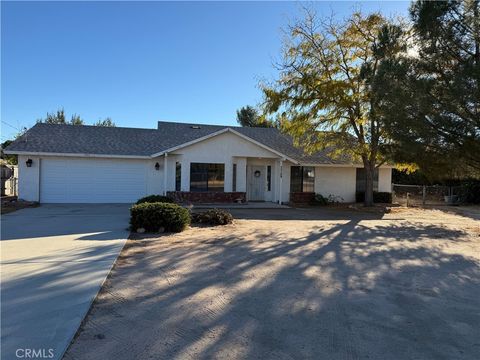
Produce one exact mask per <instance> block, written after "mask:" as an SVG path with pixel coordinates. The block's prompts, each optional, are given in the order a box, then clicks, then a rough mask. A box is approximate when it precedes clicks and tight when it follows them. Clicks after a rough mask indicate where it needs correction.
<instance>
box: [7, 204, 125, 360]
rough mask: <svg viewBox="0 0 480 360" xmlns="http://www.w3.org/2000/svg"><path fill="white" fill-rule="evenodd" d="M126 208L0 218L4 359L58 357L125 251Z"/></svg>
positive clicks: (75, 208)
mask: <svg viewBox="0 0 480 360" xmlns="http://www.w3.org/2000/svg"><path fill="white" fill-rule="evenodd" d="M128 208H129V205H126V204H110V205H43V206H40V207H38V208H29V209H23V210H19V211H17V212H14V213H11V214H7V215H3V216H2V224H1V225H2V229H1V235H2V237H1V243H0V244H1V280H2V294H1V300H2V301H1V315H2V324H1V328H2V329H1V330H2V334H1V341H2V350H1V355H2V356H1V358H2V359H15V358H17V357H24V358H28V357H29V356H28V355H29V354H30V357H33V358H42V357H43V358H54V359H57V358H61V357H62V355H63V353H64V351H65V349H66V348H67V347H68V345H69V343H70V341H71V340H72V338H73V336H74V335H75V332H76V331H77V329H78V327H79V325H80V323H81V321H82V319H83V318H84V316H85V314H86V313H87V311H88V309H89V308H90V305H91V303H92V301H93V300H94V298H95V296H96V294H97V293H98V291H99V290H100V288H101V286H102V284H103V282H104V280H105V278H106V276H107V275H108V273H109V271H110V269H111V267H112V265H113V263H114V262H115V260H116V258H117V256H118V254H119V253H120V251H121V249H122V247H123V245H124V244H125V241H126V239H127V237H128V234H129V232H128V231H127V227H128ZM34 355H35V356H34ZM52 355H53V357H52Z"/></svg>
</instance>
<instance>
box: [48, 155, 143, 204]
mask: <svg viewBox="0 0 480 360" xmlns="http://www.w3.org/2000/svg"><path fill="white" fill-rule="evenodd" d="M40 166H41V168H40V202H42V203H130V202H134V201H136V200H138V199H139V198H140V197H142V196H145V191H146V183H147V182H146V166H147V165H146V162H144V161H138V160H123V159H122V160H113V159H74V158H70V159H42V160H41V165H40Z"/></svg>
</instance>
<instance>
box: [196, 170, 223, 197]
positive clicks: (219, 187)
mask: <svg viewBox="0 0 480 360" xmlns="http://www.w3.org/2000/svg"><path fill="white" fill-rule="evenodd" d="M224 180H225V165H224V164H205V163H191V164H190V191H195V192H200V191H220V192H223V191H224V190H223V189H224V182H225V181H224Z"/></svg>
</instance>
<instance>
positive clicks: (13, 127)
mask: <svg viewBox="0 0 480 360" xmlns="http://www.w3.org/2000/svg"><path fill="white" fill-rule="evenodd" d="M2 123H4V124H5V125H8V126H10V127H11V128H12V129H15V130H18V131H21V130H20V129H19V128H17V127H15V126H13V125H10V124H9V123H7V122H6V121H3V120H2Z"/></svg>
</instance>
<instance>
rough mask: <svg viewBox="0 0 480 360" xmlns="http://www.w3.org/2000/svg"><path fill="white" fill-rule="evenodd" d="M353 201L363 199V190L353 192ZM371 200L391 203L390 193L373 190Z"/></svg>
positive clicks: (362, 200)
mask: <svg viewBox="0 0 480 360" xmlns="http://www.w3.org/2000/svg"><path fill="white" fill-rule="evenodd" d="M355 201H356V202H357V203H361V202H364V201H365V192H364V191H358V192H357V193H356V194H355ZM373 202H374V203H382V204H391V203H392V193H389V192H378V191H374V192H373Z"/></svg>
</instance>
